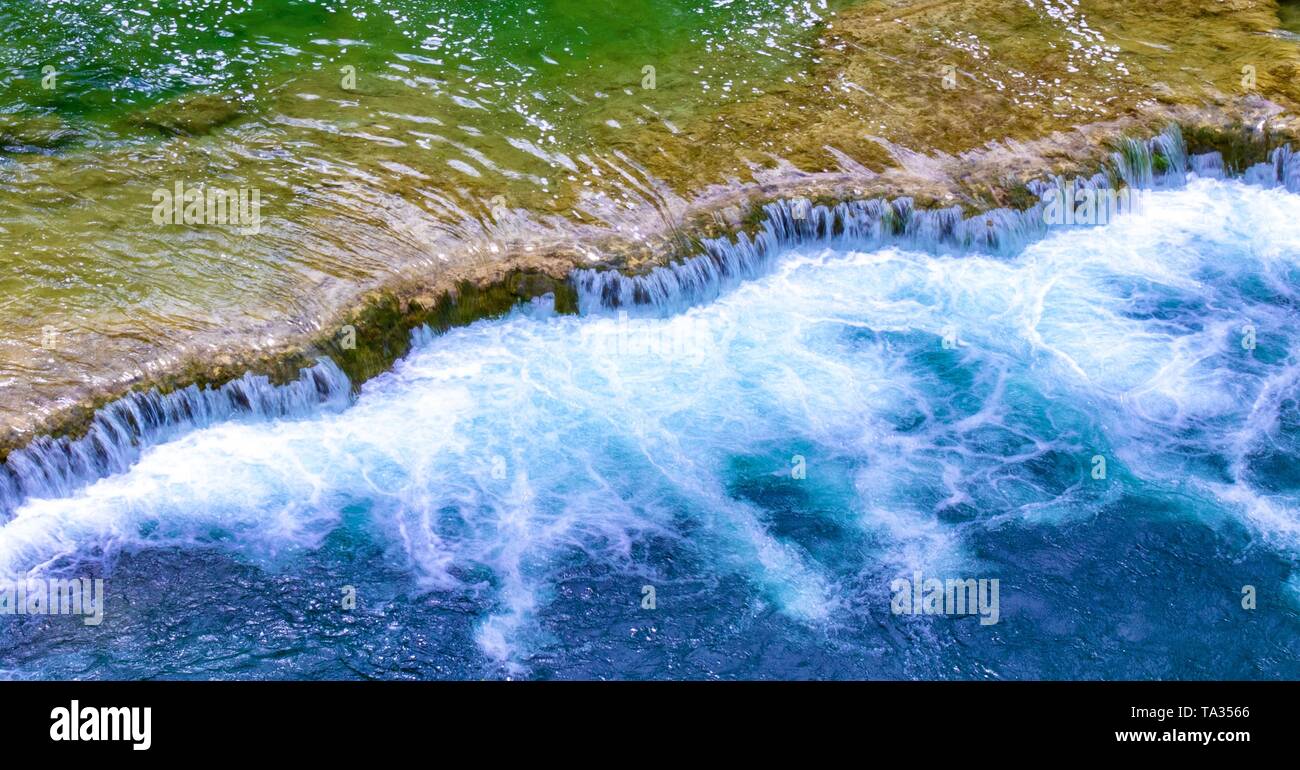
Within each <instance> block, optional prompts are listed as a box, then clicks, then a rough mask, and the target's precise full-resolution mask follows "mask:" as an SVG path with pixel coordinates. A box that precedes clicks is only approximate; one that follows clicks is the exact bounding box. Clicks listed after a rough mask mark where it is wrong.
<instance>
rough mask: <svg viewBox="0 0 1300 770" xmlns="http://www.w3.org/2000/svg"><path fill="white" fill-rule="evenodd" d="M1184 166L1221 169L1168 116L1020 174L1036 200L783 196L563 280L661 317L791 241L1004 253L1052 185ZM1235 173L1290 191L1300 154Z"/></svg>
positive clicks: (1146, 182)
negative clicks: (1092, 153) (1029, 176)
mask: <svg viewBox="0 0 1300 770" xmlns="http://www.w3.org/2000/svg"><path fill="white" fill-rule="evenodd" d="M1189 174H1195V175H1196V176H1198V177H1203V178H1206V177H1208V178H1216V179H1222V178H1224V177H1225V176H1226V175H1227V174H1226V171H1225V168H1224V162H1223V156H1222V155H1221V154H1220V153H1217V152H1211V153H1205V154H1201V155H1193V156H1189V155H1188V154H1187V145H1186V143H1185V142H1184V141H1183V135H1182V131H1181V130H1180V129H1179V128H1178V126H1177V125H1176V124H1175V125H1171V126H1169V127H1168V128H1166V129H1165V130H1164V131H1163V132H1161V133H1160V134H1158V135H1156V136H1154V137H1152V138H1150V139H1147V140H1139V139H1125V140H1123V142H1122V143H1121V144H1120V146H1119V149H1118V150H1117V151H1116V152H1114V153H1112V155H1111V157H1110V167H1109V168H1108V169H1107V170H1105V171H1102V172H1099V173H1097V174H1094V175H1092V176H1089V177H1078V178H1074V179H1067V178H1064V177H1059V176H1050V177H1047V178H1046V179H1036V180H1032V181H1030V182H1029V183H1027V184H1026V187H1027V189H1028V190H1029V191H1030V193H1032V194H1033V195H1036V196H1038V198H1039V201H1038V202H1037V203H1035V204H1033V205H1032V206H1029V207H1028V208H1025V209H1010V208H997V209H992V210H990V211H985V212H982V213H980V214H975V215H973V216H969V217H967V216H963V212H962V210H961V208H960V207H958V206H953V207H950V208H943V209H917V208H916V207H915V206H914V204H913V201H912V199H911V198H896V199H894V200H892V201H891V200H884V199H879V198H876V199H870V200H857V201H847V202H844V203H839V204H836V205H834V206H821V205H813V204H812V203H811V201H809V200H808V199H806V198H791V199H788V200H780V201H776V202H773V203H768V204H766V205H765V206H763V214H764V218H763V221H762V224H761V225H760V227H759V231H758V233H757V234H756V235H755V236H753V237H752V238H751V237H750V236H749V235H748V234H746V233H741V234H740V235H739V236H738V237H737V238H736V239H735V240H734V241H732V240H729V239H727V238H714V239H705V240H704V241H703V242H702V243H701V247H702V250H703V253H702V254H699V255H698V256H694V257H690V258H688V259H685V260H683V261H681V262H676V263H673V264H669V265H665V266H662V267H655V268H653V269H651V270H650V271H649V272H647V273H645V274H641V275H625V274H623V273H622V272H620V271H618V270H601V269H596V268H582V269H577V270H574V271H573V272H572V273H571V274H570V280H571V281H572V283H573V285H574V287H575V289H576V290H577V294H578V310H579V312H580V313H582V314H584V315H589V314H595V313H601V312H608V311H610V310H618V311H622V312H628V313H631V314H637V315H653V316H670V315H673V314H675V313H677V312H680V311H681V310H683V309H685V308H688V307H692V306H696V305H700V304H703V303H706V302H709V301H710V300H713V299H715V298H716V297H718V296H719V295H720V294H721V293H723V292H725V291H726V290H728V289H729V288H731V287H733V286H735V285H736V284H737V283H739V282H740V281H743V280H746V279H750V278H755V277H758V276H759V275H762V274H763V273H765V272H766V271H768V270H769V269H770V268H771V267H772V261H773V260H774V258H775V257H776V255H778V254H780V253H782V252H784V251H787V250H789V249H790V248H792V247H796V246H803V245H814V246H817V245H820V246H830V245H834V246H836V247H837V248H844V249H862V250H872V249H878V248H881V247H883V246H888V245H898V246H901V247H904V248H908V249H917V250H922V251H926V252H950V253H958V254H961V253H970V252H979V253H987V254H993V255H997V256H1010V255H1013V254H1015V253H1018V252H1019V251H1020V250H1022V249H1023V248H1024V247H1025V246H1026V245H1028V244H1029V243H1031V242H1033V241H1035V240H1037V239H1039V238H1041V237H1043V236H1044V235H1045V234H1046V233H1047V231H1048V229H1049V227H1050V226H1049V224H1048V223H1047V221H1046V219H1045V216H1044V210H1045V205H1046V200H1047V198H1048V197H1049V195H1051V194H1053V193H1054V192H1059V191H1061V190H1064V189H1065V188H1066V187H1071V188H1073V189H1076V190H1080V189H1093V190H1100V189H1111V190H1116V189H1119V188H1122V187H1128V188H1132V189H1135V190H1152V189H1171V188H1177V187H1181V186H1183V185H1184V184H1185V183H1186V181H1187V179H1188V175H1189ZM1243 178H1244V180H1245V181H1246V182H1247V183H1250V184H1256V185H1259V186H1264V187H1274V186H1284V187H1285V188H1286V189H1287V190H1290V191H1292V192H1300V156H1298V155H1297V154H1296V153H1294V152H1292V150H1291V148H1290V147H1280V148H1278V149H1276V150H1274V151H1273V152H1272V154H1271V156H1270V161H1269V162H1267V163H1260V164H1257V165H1255V166H1252V167H1251V168H1249V169H1247V170H1246V172H1245V173H1244V174H1243ZM1070 226H1074V225H1070ZM1080 226H1086V225H1080Z"/></svg>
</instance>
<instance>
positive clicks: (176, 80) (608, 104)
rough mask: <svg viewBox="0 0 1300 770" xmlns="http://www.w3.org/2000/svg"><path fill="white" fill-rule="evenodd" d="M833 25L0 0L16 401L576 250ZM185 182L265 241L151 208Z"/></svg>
mask: <svg viewBox="0 0 1300 770" xmlns="http://www.w3.org/2000/svg"><path fill="white" fill-rule="evenodd" d="M830 13H832V9H831V8H828V7H826V6H825V4H824V3H813V4H803V3H793V2H776V3H774V2H770V1H760V0H731V1H730V2H727V1H724V0H718V1H716V2H698V1H689V0H677V1H672V0H650V1H649V2H637V3H593V2H583V1H579V0H552V1H550V2H543V1H540V0H532V1H531V2H523V1H510V2H491V3H485V2H462V1H460V0H436V1H435V2H427V1H424V0H422V1H421V2H413V1H409V0H364V1H362V2H313V1H311V0H275V1H274V2H272V1H270V0H257V1H256V2H254V1H252V0H244V1H242V2H240V1H238V0H157V1H156V2H146V0H124V1H123V2H112V3H102V4H78V3H60V2H55V3H49V4H46V3H30V2H15V1H14V0H2V1H0V34H3V35H4V37H5V39H6V41H7V44H6V45H5V46H4V47H3V48H0V261H3V263H4V265H5V267H6V270H5V271H4V272H3V274H2V277H0V292H2V293H3V294H4V296H5V298H6V303H0V320H3V321H4V325H5V327H6V328H7V329H8V330H9V332H10V333H9V334H8V335H6V336H5V337H4V338H3V339H0V390H2V391H3V392H0V401H3V402H7V403H11V404H18V403H31V402H32V401H33V400H36V397H37V396H38V395H40V394H42V393H45V392H51V393H52V392H54V391H56V390H61V391H66V390H68V389H69V388H82V389H87V388H88V389H91V390H93V389H95V388H98V387H101V386H102V385H103V384H104V383H105V382H111V381H113V380H114V379H118V380H120V379H121V378H123V377H131V376H138V375H140V374H142V373H143V374H146V375H147V374H148V373H149V372H151V371H154V370H155V369H156V368H158V367H165V366H167V365H169V362H174V361H175V360H180V359H187V358H189V359H193V358H198V359H200V360H206V358H207V357H209V356H211V355H212V351H215V350H219V349H222V348H223V347H224V346H226V345H227V344H228V343H229V341H230V340H231V339H234V338H237V339H242V340H247V339H250V338H253V337H256V339H257V341H258V344H275V343H276V342H278V341H279V340H281V339H283V338H284V337H285V336H286V335H292V334H296V333H302V332H304V331H306V332H308V333H310V332H311V330H312V329H315V328H317V327H318V326H319V325H320V324H321V323H322V322H323V321H325V320H326V319H328V318H330V317H331V316H332V314H333V313H334V312H335V311H337V309H338V308H339V307H341V306H343V305H345V304H347V298H348V297H350V296H353V295H355V294H356V293H357V292H358V291H360V290H362V289H364V288H365V287H368V286H377V285H380V284H382V283H384V282H386V281H390V280H393V279H394V277H395V276H401V275H408V274H415V273H418V274H420V275H423V276H426V277H429V276H432V277H434V278H436V277H437V276H438V275H440V271H443V270H444V269H445V268H446V267H447V266H448V265H463V264H464V263H465V262H466V261H467V260H471V261H472V260H475V259H480V258H481V259H490V258H492V257H493V256H499V255H500V254H501V250H500V249H499V247H498V246H497V244H498V243H505V242H507V241H509V239H510V238H512V237H514V233H516V232H525V231H526V232H531V233H536V232H541V233H542V234H543V235H545V236H546V237H547V238H550V239H551V240H552V241H555V242H562V243H565V242H571V241H574V240H576V239H578V238H580V237H582V233H581V232H574V231H573V230H574V228H575V227H577V228H581V227H586V226H589V225H590V224H602V225H609V224H612V223H614V222H615V221H616V220H617V219H618V218H619V217H620V216H624V215H625V214H621V213H620V212H626V211H628V210H630V209H633V208H639V209H644V210H649V211H654V210H655V207H656V206H659V205H661V204H662V198H663V196H664V195H665V194H668V193H667V192H666V191H664V190H659V189H657V188H656V183H654V182H652V181H649V179H650V176H651V174H650V172H649V171H647V170H646V169H645V168H644V167H642V166H641V163H651V164H655V163H659V164H661V165H662V166H664V167H667V168H670V169H680V168H683V167H684V166H683V164H682V163H681V158H682V157H684V156H690V155H694V154H696V153H697V152H698V150H697V149H696V148H695V147H694V141H695V140H694V138H693V135H692V134H691V133H690V130H691V126H692V125H695V126H701V125H707V124H708V121H709V116H710V115H711V114H712V112H713V111H715V110H717V109H718V108H719V107H720V106H723V105H729V104H732V103H735V102H737V101H740V100H744V99H747V98H754V97H755V96H756V95H759V94H763V93H765V92H766V90H767V89H769V88H772V87H790V86H792V85H794V84H798V83H801V82H805V81H806V79H807V67H808V66H809V64H810V58H811V57H810V51H811V50H812V46H813V44H814V42H815V37H816V35H817V34H818V31H819V29H820V28H821V26H822V24H823V23H824V20H825V18H826V17H827V15H828V14H830ZM47 68H52V71H51V70H50V69H47ZM648 68H651V69H648ZM670 146H671V147H673V148H674V150H673V151H674V152H675V153H676V155H675V157H674V158H672V159H666V158H669V156H668V155H665V154H664V153H665V150H664V148H665V147H670ZM661 156H662V157H661ZM634 158H635V159H636V160H633V159H634ZM178 182H179V183H182V184H183V185H186V186H188V187H190V188H195V187H200V188H214V187H215V188H220V189H224V190H236V189H240V188H244V189H253V190H257V191H258V192H259V193H260V203H261V211H260V215H261V218H262V224H261V227H260V228H259V231H258V232H257V233H256V234H254V235H249V234H241V233H239V232H237V231H236V229H235V228H232V227H220V226H198V227H195V226H188V225H186V226H180V225H172V224H164V225H159V224H158V223H157V222H155V221H154V220H153V218H152V213H153V206H154V202H155V198H154V196H155V194H156V193H157V191H160V190H171V189H173V186H174V185H175V184H177V183H178ZM503 212H504V214H503ZM543 216H549V217H550V220H549V224H548V223H546V222H542V223H538V222H537V221H536V217H543ZM506 220H509V221H510V222H511V224H510V228H511V229H510V230H509V232H502V230H503V229H504V227H505V226H504V225H502V222H503V221H506ZM525 220H531V221H525ZM569 222H574V223H575V224H574V225H572V226H571V225H569V224H568V223H569ZM489 249H494V250H495V251H489ZM48 329H53V330H54V332H55V333H56V338H57V343H56V344H55V345H52V346H45V344H44V341H45V339H46V338H47V336H48V335H46V331H47V330H48ZM160 340H161V341H162V344H161V345H160V344H159V341H160Z"/></svg>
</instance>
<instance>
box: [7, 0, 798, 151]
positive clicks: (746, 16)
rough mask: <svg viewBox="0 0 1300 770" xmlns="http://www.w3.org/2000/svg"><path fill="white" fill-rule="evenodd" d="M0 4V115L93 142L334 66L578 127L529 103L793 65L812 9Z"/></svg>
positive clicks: (676, 98) (255, 104) (253, 105)
mask: <svg viewBox="0 0 1300 770" xmlns="http://www.w3.org/2000/svg"><path fill="white" fill-rule="evenodd" d="M822 10H823V11H824V8H823V9H822ZM0 13H3V16H2V17H0V25H2V27H0V28H2V29H3V33H4V35H5V37H6V39H7V40H8V41H9V43H10V45H8V46H6V47H5V48H4V49H3V50H0V72H3V73H4V75H5V77H4V82H3V84H2V85H0V103H3V104H4V105H5V107H4V112H6V113H8V114H10V115H18V116H44V117H54V118H56V119H57V120H58V121H59V122H60V123H61V124H62V127H63V128H64V129H67V128H72V129H75V130H76V131H78V132H79V133H81V134H89V135H91V136H95V137H97V138H103V137H105V136H121V135H130V134H131V133H132V129H133V128H138V127H139V126H140V121H138V120H133V119H132V118H133V116H136V115H137V114H138V113H140V112H141V111H143V110H147V109H148V108H149V107H151V106H154V105H157V104H159V103H161V102H165V101H166V100H168V99H171V98H174V97H176V96H179V95H182V94H186V93H190V92H194V91H204V92H213V93H220V94H222V95H223V97H224V98H226V99H229V100H231V101H233V102H236V103H238V104H240V105H242V107H243V108H244V109H247V110H253V111H255V110H256V109H258V108H264V107H265V103H266V102H267V101H268V100H269V99H270V98H272V97H273V96H274V95H275V94H277V93H279V92H280V91H281V90H283V89H289V90H292V89H293V88H294V85H293V84H294V83H295V81H301V80H302V79H304V78H306V79H313V78H314V76H315V75H316V74H319V75H320V76H321V77H322V78H323V79H324V80H325V81H327V82H328V81H330V80H333V81H335V82H337V83H339V84H341V83H342V80H343V72H342V68H343V67H344V66H351V67H354V68H355V70H356V73H357V84H358V90H360V91H361V92H363V93H364V92H368V91H372V90H374V89H375V88H377V87H379V86H378V85H377V84H376V83H374V81H377V80H381V79H382V80H383V82H384V85H385V86H387V85H391V84H393V83H399V82H400V83H401V84H402V85H404V86H407V87H409V88H412V89H419V90H424V91H427V92H428V93H429V94H430V95H431V96H437V95H460V96H462V97H464V98H471V99H472V98H474V97H475V96H478V95H482V96H484V97H486V98H487V100H488V101H490V102H493V103H496V104H498V105H499V106H502V107H506V108H507V109H510V110H512V111H515V112H518V113H520V114H524V115H530V116H533V118H534V122H535V125H537V126H539V127H542V126H546V127H555V128H557V129H558V128H559V127H562V126H565V125H567V124H570V123H573V122H575V121H578V122H580V120H581V116H582V115H583V114H584V113H585V112H586V111H584V110H582V109H580V108H581V107H582V106H583V105H582V104H581V103H580V102H579V101H577V100H563V99H561V100H559V101H558V103H555V104H551V105H550V109H541V108H539V107H538V105H537V104H536V102H538V101H546V100H547V99H548V98H554V97H555V96H557V95H561V96H562V95H563V92H565V91H566V90H567V89H572V90H573V93H574V95H576V96H578V97H579V98H581V99H589V98H600V97H596V96H595V94H596V93H597V92H617V91H621V90H622V89H623V88H626V87H635V88H636V89H637V90H646V91H650V89H642V88H641V85H642V82H643V79H644V73H643V68H644V67H646V66H652V67H655V69H656V80H658V78H659V76H660V74H662V76H663V78H664V80H665V81H666V83H667V84H668V85H669V86H672V85H673V84H682V83H691V84H693V85H694V86H696V88H697V89H698V93H697V94H694V95H693V97H694V98H692V99H683V98H682V96H683V95H682V94H681V93H679V92H674V93H672V94H671V96H670V98H669V99H664V100H656V99H654V98H653V97H654V96H655V94H654V93H653V92H651V93H650V94H649V97H650V99H649V100H650V101H652V102H653V101H662V102H670V101H673V102H676V104H673V105H665V106H668V107H673V106H675V107H678V108H690V107H698V106H699V104H698V103H701V102H707V101H709V100H710V96H713V97H718V98H725V97H726V96H727V95H728V94H731V95H732V96H734V95H735V94H736V93H738V92H741V91H743V90H745V89H746V88H747V87H748V88H757V87H760V86H761V80H762V78H764V77H765V76H771V75H773V74H774V73H776V72H778V71H780V70H781V68H782V67H784V66H787V65H788V64H790V63H791V62H797V61H798V60H799V59H800V58H801V57H802V56H803V55H804V54H803V52H801V51H800V50H798V47H797V46H796V45H794V43H795V41H797V40H798V35H799V33H800V32H801V31H803V30H805V29H807V28H808V27H809V26H810V25H812V24H815V23H816V22H817V20H818V19H819V18H820V16H819V14H818V13H817V12H816V11H811V10H804V9H802V8H801V7H800V6H797V5H794V4H790V5H787V4H784V3H771V2H757V1H756V0H731V1H729V2H714V3H698V2H682V1H681V0H678V1H676V2H674V1H672V0H648V1H646V2H636V3H592V2H589V1H586V0H552V1H550V2H545V1H539V0H532V1H530V2H519V1H518V0H505V1H502V2H487V3H485V2H481V1H478V0H476V1H474V2H460V1H456V0H452V1H450V2H449V1H448V0H437V1H436V2H426V1H418V2H412V1H409V0H364V1H362V2H316V1H314V0H281V1H280V2H267V1H266V0H262V1H261V2H254V1H253V0H247V1H245V2H240V1H239V0H162V1H161V2H147V1H146V0H126V1H125V2H116V3H111V4H104V5H98V4H96V5H91V4H86V5H78V4H73V3H52V4H49V5H46V4H44V3H28V2H18V3H14V2H8V3H6V6H5V8H4V10H3V11H2V12H0ZM46 67H53V68H54V74H53V81H51V80H50V77H49V75H50V73H49V72H48V71H47V70H46V69H45V68H46ZM368 81H370V82H369V83H368ZM658 86H659V84H658V83H656V88H658ZM669 90H673V89H672V88H670V89H669ZM710 92H712V94H710ZM608 95H609V94H608V93H606V97H608ZM641 96H642V97H645V96H646V95H645V94H642V95H641ZM566 101H567V103H566ZM688 101H695V102H697V103H696V104H687V103H686V102H688ZM430 108H431V111H432V110H434V109H436V104H430ZM36 135H37V136H39V132H36Z"/></svg>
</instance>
